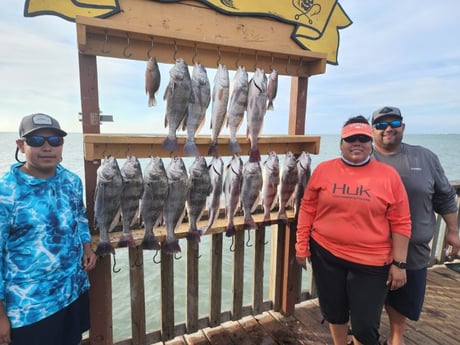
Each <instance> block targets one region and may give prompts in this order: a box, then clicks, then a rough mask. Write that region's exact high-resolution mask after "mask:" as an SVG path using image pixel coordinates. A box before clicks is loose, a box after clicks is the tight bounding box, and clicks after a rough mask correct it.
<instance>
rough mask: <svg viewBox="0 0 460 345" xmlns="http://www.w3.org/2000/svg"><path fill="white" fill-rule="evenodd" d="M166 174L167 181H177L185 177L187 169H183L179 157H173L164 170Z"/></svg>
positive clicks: (182, 163)
mask: <svg viewBox="0 0 460 345" xmlns="http://www.w3.org/2000/svg"><path fill="white" fill-rule="evenodd" d="M166 174H167V176H168V180H170V181H177V180H180V179H182V178H184V175H185V177H187V169H186V168H185V163H184V161H183V160H182V158H181V157H178V156H174V157H172V158H171V162H170V163H169V165H168V168H167V169H166Z"/></svg>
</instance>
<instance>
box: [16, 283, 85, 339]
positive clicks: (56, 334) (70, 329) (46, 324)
mask: <svg viewBox="0 0 460 345" xmlns="http://www.w3.org/2000/svg"><path fill="white" fill-rule="evenodd" d="M89 326H90V323H89V295H88V292H85V293H84V294H82V295H81V296H80V297H79V298H78V299H77V300H75V301H74V302H72V303H71V304H70V305H68V306H67V307H65V308H64V309H61V310H60V311H58V312H57V313H55V314H53V315H50V316H48V317H47V318H44V319H43V320H40V321H37V322H35V323H33V324H30V325H27V326H24V327H18V328H12V329H11V341H12V342H11V343H10V345H44V344H46V345H77V344H79V343H80V341H81V339H82V333H84V332H86V331H87V330H88V329H89Z"/></svg>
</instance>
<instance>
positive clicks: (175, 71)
mask: <svg viewBox="0 0 460 345" xmlns="http://www.w3.org/2000/svg"><path fill="white" fill-rule="evenodd" d="M169 77H170V78H169V83H168V86H167V87H166V90H165V94H164V97H163V99H164V100H166V113H165V127H168V135H167V137H166V138H165V140H164V141H163V148H164V149H165V150H168V151H170V152H176V151H177V150H178V144H177V137H176V131H177V129H178V128H179V127H182V124H183V121H184V120H185V117H186V115H187V109H188V105H189V103H190V102H194V97H193V93H192V81H191V79H190V73H189V71H188V66H187V64H186V63H185V61H184V59H177V60H176V64H175V65H174V66H173V67H172V68H171V69H170V70H169Z"/></svg>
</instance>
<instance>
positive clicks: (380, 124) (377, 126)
mask: <svg viewBox="0 0 460 345" xmlns="http://www.w3.org/2000/svg"><path fill="white" fill-rule="evenodd" d="M388 126H390V127H391V128H399V127H401V126H402V120H393V121H390V122H376V123H374V127H375V129H378V130H382V129H387V127H388Z"/></svg>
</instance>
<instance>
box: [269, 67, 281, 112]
mask: <svg viewBox="0 0 460 345" xmlns="http://www.w3.org/2000/svg"><path fill="white" fill-rule="evenodd" d="M277 92H278V72H277V71H276V70H275V69H272V72H271V73H270V77H269V78H268V90H267V97H268V105H267V110H273V100H274V99H275V97H276V93H277Z"/></svg>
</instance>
